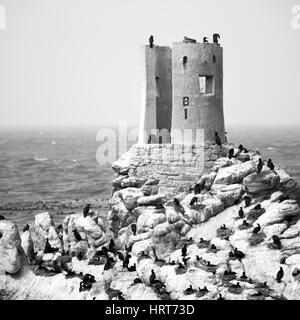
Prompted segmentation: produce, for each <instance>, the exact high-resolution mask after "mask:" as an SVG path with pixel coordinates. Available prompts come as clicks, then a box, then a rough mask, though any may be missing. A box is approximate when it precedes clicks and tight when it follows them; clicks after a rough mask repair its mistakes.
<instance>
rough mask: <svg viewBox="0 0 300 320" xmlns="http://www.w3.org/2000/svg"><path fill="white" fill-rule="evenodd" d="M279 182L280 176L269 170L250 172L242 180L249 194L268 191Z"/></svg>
mask: <svg viewBox="0 0 300 320" xmlns="http://www.w3.org/2000/svg"><path fill="white" fill-rule="evenodd" d="M279 182H280V177H279V176H278V175H277V174H276V173H274V171H270V170H266V171H262V172H260V173H256V172H255V173H252V174H250V175H249V176H247V177H245V178H244V180H243V184H244V186H245V190H246V192H247V193H249V194H260V193H264V192H269V191H271V190H273V189H275V188H276V187H278V185H279Z"/></svg>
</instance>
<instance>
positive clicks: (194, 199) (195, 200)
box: [190, 197, 198, 206]
mask: <svg viewBox="0 0 300 320" xmlns="http://www.w3.org/2000/svg"><path fill="white" fill-rule="evenodd" d="M197 202H198V198H197V197H193V198H192V200H191V202H190V206H193V205H194V204H195V203H197Z"/></svg>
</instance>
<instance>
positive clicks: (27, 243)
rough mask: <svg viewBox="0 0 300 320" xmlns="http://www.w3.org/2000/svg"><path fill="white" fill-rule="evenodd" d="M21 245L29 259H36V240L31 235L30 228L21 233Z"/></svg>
mask: <svg viewBox="0 0 300 320" xmlns="http://www.w3.org/2000/svg"><path fill="white" fill-rule="evenodd" d="M21 246H22V248H23V250H24V253H25V255H26V256H27V259H28V260H29V261H32V260H33V259H34V242H33V240H32V237H31V232H30V230H27V231H25V232H23V233H22V235H21Z"/></svg>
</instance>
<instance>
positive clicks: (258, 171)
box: [256, 158, 264, 173]
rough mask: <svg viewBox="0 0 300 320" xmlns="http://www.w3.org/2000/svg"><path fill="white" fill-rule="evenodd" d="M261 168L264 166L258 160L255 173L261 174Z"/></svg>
mask: <svg viewBox="0 0 300 320" xmlns="http://www.w3.org/2000/svg"><path fill="white" fill-rule="evenodd" d="M263 166H264V164H263V162H262V160H261V158H259V160H258V164H257V171H256V172H257V173H261V171H262V169H263Z"/></svg>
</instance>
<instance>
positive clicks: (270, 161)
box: [267, 159, 275, 171]
mask: <svg viewBox="0 0 300 320" xmlns="http://www.w3.org/2000/svg"><path fill="white" fill-rule="evenodd" d="M267 167H268V168H270V170H272V171H273V170H274V168H275V166H274V163H273V161H272V160H271V159H269V160H268V162H267Z"/></svg>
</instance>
